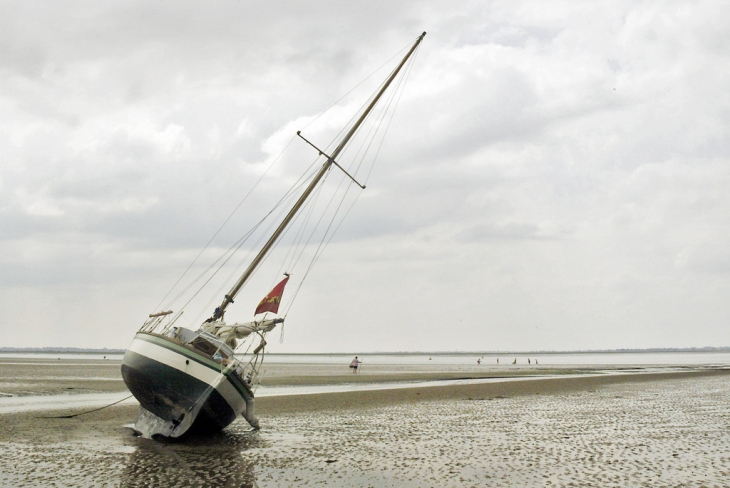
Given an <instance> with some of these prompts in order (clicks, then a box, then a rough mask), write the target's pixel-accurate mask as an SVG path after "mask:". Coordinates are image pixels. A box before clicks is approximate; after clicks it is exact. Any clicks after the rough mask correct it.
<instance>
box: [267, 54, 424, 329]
mask: <svg viewBox="0 0 730 488" xmlns="http://www.w3.org/2000/svg"><path fill="white" fill-rule="evenodd" d="M419 47H420V46H419ZM417 54H418V49H416V52H414V56H413V58H412V60H411V61H410V62H409V63H408V67H407V69H406V74H405V76H404V77H402V78H401V79H400V80H399V82H398V85H397V86H396V90H395V91H394V95H393V97H391V99H390V102H389V103H388V104H387V106H388V107H390V104H391V103H392V101H393V100H396V101H395V106H394V108H393V110H392V112H391V114H390V118H389V119H388V123H387V124H386V127H385V132H384V134H383V138H382V139H381V141H380V144H379V145H378V149H377V151H376V155H375V158H374V159H373V163H372V164H371V166H370V171H368V174H367V176H366V178H365V183H367V181H368V180H369V179H370V175H371V174H372V169H373V167H374V166H375V160H376V159H377V156H378V154H379V153H380V149H381V148H382V145H383V142H384V141H385V134H387V131H388V129H389V128H390V125H391V123H392V121H393V117H394V116H395V111H396V109H397V106H398V104H399V102H400V99H401V96H402V95H403V92H404V91H405V86H406V83H407V82H408V78H409V77H410V74H411V71H412V69H413V65H414V64H415V59H416V55H417ZM399 90H400V91H399ZM396 93H398V96H397V98H396V97H395V94H396ZM384 117H385V112H384V113H383V118H384ZM363 158H364V156H363ZM361 195H362V192H359V193H358V194H357V195H356V196H355V198H354V200H353V201H352V203H351V204H350V206H349V208H348V209H347V210H346V211H345V213H344V215H343V216H342V218H341V219H340V221H339V223H338V224H337V225H336V227H335V229H334V231H332V233H331V234H329V238H327V233H328V232H329V228H330V227H331V225H332V223H334V218H335V216H333V219H332V221H331V222H330V227H328V230H327V232H325V236H324V237H323V239H322V241H321V242H320V244H319V247H318V248H317V251H315V253H314V257H313V258H312V261H311V262H310V264H309V267H308V268H307V270H306V271H305V273H304V276H303V277H302V280H301V281H300V282H299V286H298V287H297V288H296V290H295V291H294V295H293V296H292V298H291V300H290V301H289V304H288V306H287V308H286V311H285V312H284V317H285V318H286V317H287V316H288V315H289V311H290V310H291V308H292V306H293V305H294V301H295V300H296V298H297V296H298V295H299V291H300V290H301V288H302V285H303V284H304V281H305V280H306V278H307V277H308V276H309V273H310V271H311V270H312V268H313V267H314V265H315V264H316V262H317V261H318V260H319V258H320V257H321V256H322V254H323V253H324V250H325V249H326V248H327V246H328V245H329V244H330V242H331V241H332V239H333V238H334V236H335V234H336V233H337V231H338V230H339V228H340V226H341V225H342V223H343V222H344V221H345V218H346V217H347V216H348V215H349V214H350V212H351V211H352V208H353V207H354V206H355V203H356V202H357V200H358V199H359V198H360V196H361ZM342 203H344V197H343V199H342V200H341V202H340V206H341V205H342ZM339 208H340V207H338V211H337V212H339ZM337 212H336V213H337ZM335 215H336V214H335ZM325 240H326V242H325ZM323 245H324V246H323ZM280 340H283V327H282V336H281V339H280Z"/></svg>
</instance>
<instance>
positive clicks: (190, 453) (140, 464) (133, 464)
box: [119, 430, 264, 487]
mask: <svg viewBox="0 0 730 488" xmlns="http://www.w3.org/2000/svg"><path fill="white" fill-rule="evenodd" d="M135 441H136V442H135V445H136V446H135V447H136V449H135V451H134V452H133V453H132V454H131V455H130V457H129V464H128V465H127V467H126V468H125V469H124V471H123V472H122V475H121V479H120V484H119V486H121V487H136V486H161V487H166V486H169V487H173V486H174V487H178V486H220V487H228V486H230V487H234V486H235V487H257V486H258V485H257V484H256V480H255V474H254V464H253V461H251V460H250V459H244V456H243V454H244V453H245V452H246V451H247V450H248V449H255V448H259V447H262V446H263V444H264V443H263V441H261V439H260V438H259V436H258V435H257V434H256V433H254V432H250V433H235V432H231V430H226V431H223V432H218V433H216V434H213V435H211V436H206V437H202V438H196V439H195V441H194V442H192V441H188V442H175V443H173V442H166V443H160V442H156V441H154V440H152V439H145V438H142V437H138V438H137V439H135Z"/></svg>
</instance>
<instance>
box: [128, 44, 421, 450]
mask: <svg viewBox="0 0 730 488" xmlns="http://www.w3.org/2000/svg"><path fill="white" fill-rule="evenodd" d="M425 35H426V33H425V32H424V33H423V34H421V35H420V36H418V37H417V39H416V40H415V42H414V43H413V44H412V45H411V46H410V49H409V50H408V51H407V53H406V55H405V56H404V57H403V59H402V60H401V61H400V62H399V64H398V65H397V66H396V68H395V69H393V71H392V72H391V73H390V74H389V75H388V77H387V78H386V80H385V81H384V82H383V84H382V85H381V87H380V89H379V90H378V91H377V92H376V94H375V95H374V96H373V97H372V98H371V100H370V103H369V104H368V105H367V106H366V108H365V109H364V110H363V111H362V113H361V114H360V116H359V117H358V118H357V120H356V121H355V122H354V123H353V124H352V126H351V127H350V128H349V130H347V132H346V133H345V134H344V136H343V137H342V138H341V140H340V141H339V142H338V143H337V145H336V146H335V149H334V150H333V151H332V152H331V153H329V154H328V153H326V152H325V151H323V150H320V149H319V148H318V147H317V146H316V145H314V144H313V143H312V142H310V141H308V140H307V139H306V138H304V137H303V136H302V135H301V133H300V132H297V135H298V136H299V137H301V138H302V139H303V140H304V141H305V142H306V143H307V144H309V145H311V146H312V147H314V148H315V149H316V150H317V151H319V156H324V157H325V162H324V163H323V164H322V166H321V167H320V168H319V170H318V171H317V172H316V174H315V175H314V177H313V178H312V179H311V181H310V182H309V184H308V186H307V187H306V188H305V189H304V191H303V192H302V193H301V195H300V196H299V198H298V199H297V200H296V202H295V203H294V205H293V206H292V207H291V209H290V210H289V211H288V213H287V214H286V216H285V217H284V218H283V220H282V221H281V222H280V224H279V225H278V227H276V229H275V230H274V231H273V233H272V234H271V236H270V237H269V238H268V240H267V241H266V243H265V244H264V245H263V247H261V249H260V250H259V252H258V254H257V255H256V256H255V257H254V258H253V259H252V261H251V262H250V263H249V264H248V266H247V267H246V269H245V271H244V272H243V273H242V274H241V275H240V277H239V278H238V280H237V281H236V282H235V284H234V285H233V287H232V288H231V289H230V291H229V292H228V293H226V294H225V295H224V296H223V299H222V301H221V303H220V305H219V306H218V307H217V308H215V311H214V312H213V314H212V315H211V316H210V317H209V318H208V319H206V320H205V321H204V322H203V323H202V324H200V326H199V327H198V328H197V330H193V329H191V328H186V327H182V326H178V325H177V324H178V319H179V317H180V316H181V314H182V311H179V312H177V313H174V312H173V311H172V310H163V311H159V312H155V313H152V314H150V315H149V317H148V319H147V320H146V321H145V322H144V324H143V325H142V327H141V328H140V329H139V331H138V332H137V333H136V335H135V336H134V339H133V340H132V343H131V344H130V346H129V348H128V349H127V351H126V353H125V355H124V359H123V361H122V367H121V369H122V377H123V379H124V382H125V384H126V385H127V387H128V388H129V391H130V392H131V393H132V394H133V395H134V397H135V398H136V399H137V400H138V401H139V403H140V410H139V415H138V417H137V421H136V423H135V429H136V430H137V431H139V432H140V433H142V434H143V435H145V436H147V437H157V436H160V437H164V438H171V439H175V438H179V437H181V436H184V435H190V434H191V433H213V432H216V431H219V430H221V429H224V428H225V427H227V426H228V425H229V424H231V423H232V422H233V421H234V420H235V419H236V418H238V416H239V415H241V416H243V417H244V418H245V420H246V421H247V422H248V423H249V424H250V425H251V427H253V428H254V429H259V428H260V423H259V420H258V418H257V416H256V413H255V402H254V391H255V386H256V385H257V384H258V382H259V378H260V372H261V364H262V362H263V353H264V348H265V346H266V339H265V338H266V334H267V333H268V332H271V331H272V330H274V328H275V327H276V326H277V325H279V324H283V322H284V318H282V317H276V316H275V314H276V312H278V305H279V303H280V301H281V297H282V294H283V290H284V287H285V286H286V283H287V281H288V280H289V276H286V277H285V278H284V279H283V280H282V281H281V282H280V283H279V284H278V285H276V286H275V287H274V289H273V290H271V292H270V293H269V294H268V295H266V297H265V298H264V299H263V300H262V301H261V303H260V304H259V306H258V307H257V309H256V314H255V315H254V318H255V320H253V321H251V322H246V323H237V322H235V323H228V322H226V321H225V313H226V310H227V308H228V306H229V305H231V304H233V302H234V299H235V298H236V296H237V295H238V293H239V292H240V291H241V289H242V288H243V286H244V285H245V284H246V283H247V282H248V281H249V278H251V276H252V275H253V273H254V272H255V271H256V270H257V268H258V267H259V266H260V265H261V263H262V262H263V261H264V259H265V258H266V256H267V255H268V254H269V253H270V251H271V250H272V248H273V247H274V245H275V244H276V243H277V241H278V240H279V239H280V237H281V236H282V234H283V233H284V232H285V230H286V229H287V227H288V226H289V225H290V224H291V222H292V220H293V219H294V217H295V216H296V215H297V213H298V212H299V210H300V209H301V208H302V206H303V205H304V204H305V202H306V201H307V199H308V198H310V196H311V195H312V193H313V191H314V190H315V189H316V188H317V186H318V185H319V184H320V183H321V182H322V180H323V177H324V176H325V175H326V174H327V173H328V172H329V171H330V170H331V169H332V168H333V167H337V168H338V169H339V170H341V171H342V172H343V173H344V174H345V175H347V177H348V178H350V179H351V180H352V181H354V182H355V183H357V184H358V185H359V186H360V187H361V188H365V186H364V185H361V184H360V183H359V182H358V181H357V180H356V179H355V178H354V177H353V176H351V175H350V174H349V173H348V172H347V171H346V170H345V168H343V167H342V166H340V164H339V163H338V162H337V158H338V156H339V155H340V154H341V153H342V151H343V150H344V149H345V147H346V146H347V144H348V142H350V140H351V138H352V137H353V135H355V134H356V132H357V131H358V129H359V128H360V126H361V124H362V123H363V121H365V119H366V118H367V117H368V115H370V113H371V112H372V110H373V108H374V107H375V105H376V104H377V103H378V101H379V100H380V99H381V96H382V95H383V93H385V91H386V90H387V89H388V87H389V86H390V85H391V83H392V82H393V80H394V79H395V78H396V77H397V76H398V74H399V72H400V71H401V69H402V68H403V66H404V65H405V64H406V61H408V59H409V58H410V57H411V56H412V55H413V53H414V51H415V50H416V48H417V47H418V46H419V44H420V43H421V41H422V40H423V38H424V36H425ZM266 312H272V313H273V314H274V318H269V314H268V313H266ZM262 313H263V318H261V319H258V320H256V317H257V316H259V317H260V316H261V314H262ZM249 340H250V341H249ZM239 341H249V343H248V344H249V346H248V347H249V349H248V351H250V352H249V353H247V354H243V355H242V354H240V353H237V351H236V349H237V346H239V345H240V344H239ZM254 343H255V345H254ZM252 346H253V347H252Z"/></svg>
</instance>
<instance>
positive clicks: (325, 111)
mask: <svg viewBox="0 0 730 488" xmlns="http://www.w3.org/2000/svg"><path fill="white" fill-rule="evenodd" d="M411 44H413V42H410V43H408V44H406V45H405V46H403V48H402V49H401V50H400V51H398V52H397V53H395V54H394V55H393V56H391V58H390V59H388V60H387V61H386V62H384V63H383V64H381V65H380V66H379V67H378V68H376V69H375V71H373V72H372V73H370V74H369V75H368V76H366V77H365V78H363V80H362V81H361V82H360V83H358V84H357V85H355V86H354V87H352V88H351V89H350V91H348V92H347V93H345V94H344V95H342V96H341V97H340V98H339V99H338V100H337V101H336V102H335V103H333V104H332V105H330V106H329V107H327V109H326V110H324V111H323V112H322V113H320V114H319V115H317V116H316V117H315V118H314V119H312V120H311V121H310V122H309V123H308V124H306V125H305V126H304V127H302V130H304V129H306V128H307V127H309V126H310V125H312V124H313V123H315V122H316V121H317V120H318V119H319V118H320V117H322V116H323V115H324V114H326V113H327V112H329V111H330V110H332V107H334V106H336V105H337V104H339V103H340V102H341V101H342V100H343V99H344V98H345V97H347V96H348V95H349V94H350V93H352V92H354V91H355V90H357V89H358V88H359V87H360V85H362V84H363V83H365V82H366V81H367V80H369V79H370V78H372V77H373V75H375V73H377V72H378V71H380V70H381V69H383V67H384V66H386V65H387V64H388V63H390V62H391V61H393V59H395V58H396V56H398V55H399V54H401V53H402V52H403V51H405V50H406V49H408V48H409V47H410V46H411ZM381 86H382V84H381Z"/></svg>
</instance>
